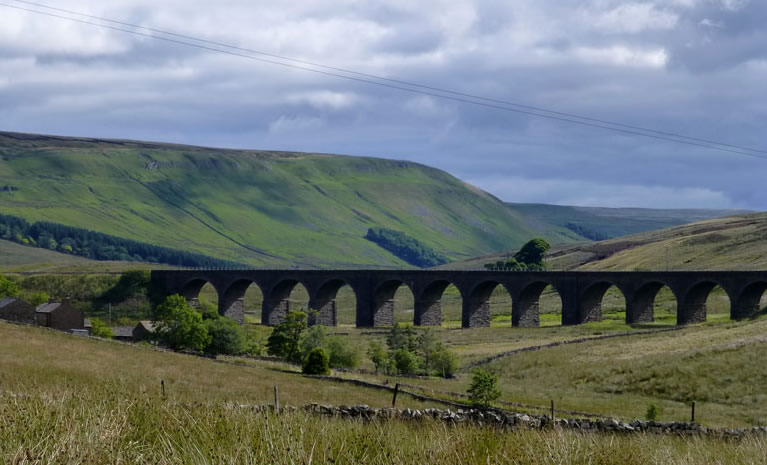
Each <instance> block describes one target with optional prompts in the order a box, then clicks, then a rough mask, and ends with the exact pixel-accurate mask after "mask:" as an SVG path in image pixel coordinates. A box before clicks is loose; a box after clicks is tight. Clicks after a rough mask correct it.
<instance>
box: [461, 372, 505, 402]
mask: <svg viewBox="0 0 767 465" xmlns="http://www.w3.org/2000/svg"><path fill="white" fill-rule="evenodd" d="M467 392H468V394H469V400H470V401H471V403H472V404H474V405H476V406H478V407H484V408H487V407H489V406H490V403H491V402H492V401H494V400H496V399H498V398H499V397H501V391H500V390H499V389H498V377H497V376H495V375H494V374H492V373H490V372H487V371H485V370H483V369H481V368H477V369H476V370H474V375H473V376H472V378H471V386H469V389H468V391H467Z"/></svg>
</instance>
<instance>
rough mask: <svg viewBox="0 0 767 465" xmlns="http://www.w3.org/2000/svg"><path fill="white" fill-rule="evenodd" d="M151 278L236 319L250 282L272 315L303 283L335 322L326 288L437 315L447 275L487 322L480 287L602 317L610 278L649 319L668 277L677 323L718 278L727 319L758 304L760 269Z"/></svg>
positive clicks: (418, 318) (516, 310) (516, 305)
mask: <svg viewBox="0 0 767 465" xmlns="http://www.w3.org/2000/svg"><path fill="white" fill-rule="evenodd" d="M152 281H153V283H154V284H155V285H156V286H157V288H158V289H161V290H163V291H164V292H165V293H166V294H167V295H171V294H180V295H182V296H184V297H185V298H186V299H187V300H189V301H190V302H192V303H194V302H196V301H197V298H198V295H199V292H200V289H201V288H202V287H203V286H204V285H205V284H206V283H210V284H212V285H213V287H215V289H216V291H217V292H218V309H219V312H220V313H221V314H222V315H225V316H228V317H230V318H232V319H234V320H236V321H239V322H243V320H244V296H245V291H246V290H247V289H248V287H249V286H251V285H252V284H255V285H257V286H258V287H259V288H260V289H261V292H262V294H263V296H264V300H263V303H262V306H261V308H262V310H261V322H262V323H263V324H266V325H275V324H277V323H279V322H280V321H282V319H283V318H284V317H285V315H286V314H287V313H288V312H289V311H290V310H291V308H290V300H289V296H290V293H291V291H292V290H293V288H294V287H295V286H296V285H297V284H299V283H300V284H302V285H303V286H304V287H305V288H306V290H307V291H308V292H309V296H310V300H309V308H310V309H311V310H314V311H316V313H314V312H313V313H314V315H313V316H311V317H310V322H309V323H310V324H322V325H326V326H335V325H336V324H337V316H336V313H337V312H336V293H337V292H338V290H339V289H340V288H341V287H342V286H344V285H349V286H350V287H351V288H352V290H353V291H354V294H355V296H356V300H357V311H356V324H357V326H358V327H375V326H390V325H392V324H393V323H394V293H395V292H396V291H397V289H398V288H399V287H400V286H401V285H405V286H407V287H408V288H410V291H411V292H412V293H413V296H414V299H415V300H414V302H415V308H414V317H413V324H415V325H416V326H437V325H440V324H441V323H442V307H441V299H442V293H443V291H444V290H445V288H447V287H448V286H449V285H450V284H453V285H455V286H456V287H457V288H458V290H459V291H460V293H461V298H462V300H463V308H462V326H463V327H464V328H474V327H482V326H489V325H490V294H491V293H492V291H493V289H495V288H496V286H499V285H500V286H503V287H504V288H505V289H506V290H507V291H508V293H509V295H510V296H511V299H512V311H511V314H512V315H511V316H512V325H513V326H519V327H534V326H538V324H539V321H540V316H539V309H538V301H539V297H540V295H541V293H542V292H543V290H544V289H545V288H546V287H547V286H549V285H551V286H553V287H554V288H555V289H556V290H557V292H558V293H559V295H560V298H561V299H562V324H563V325H576V324H581V323H587V322H591V321H599V320H601V319H602V297H603V296H604V294H605V292H606V291H607V290H608V289H609V288H610V287H611V286H615V287H617V288H618V289H619V290H620V291H621V293H622V294H623V296H624V297H625V299H626V322H627V323H642V322H651V321H653V302H654V301H655V296H656V294H657V293H658V291H659V290H660V289H661V288H662V287H663V286H668V287H669V288H670V289H671V291H672V292H673V293H674V296H675V297H676V301H677V324H680V325H684V324H689V323H698V322H702V321H705V320H706V299H707V298H708V295H709V293H710V292H711V290H712V289H713V288H714V287H716V286H721V287H722V288H723V289H724V291H725V292H726V293H727V295H728V296H729V299H730V316H731V318H732V319H741V318H747V317H750V316H752V315H755V314H757V313H758V312H759V303H760V300H761V297H762V294H763V293H764V291H765V290H766V289H767V272H765V271H668V272H651V271H636V272H586V271H564V272H563V271H550V272H549V271H542V272H529V271H526V272H510V271H484V270H483V271H431V270H156V271H152Z"/></svg>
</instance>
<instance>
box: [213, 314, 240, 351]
mask: <svg viewBox="0 0 767 465" xmlns="http://www.w3.org/2000/svg"><path fill="white" fill-rule="evenodd" d="M204 324H205V329H207V330H208V334H209V335H210V344H208V347H206V348H205V351H206V352H208V353H211V354H214V355H219V354H222V355H239V354H242V353H245V352H246V351H247V348H248V346H247V339H246V337H245V330H243V329H242V326H240V325H239V323H237V322H236V321H234V320H230V319H229V318H224V317H219V318H213V319H207V320H205V322H204Z"/></svg>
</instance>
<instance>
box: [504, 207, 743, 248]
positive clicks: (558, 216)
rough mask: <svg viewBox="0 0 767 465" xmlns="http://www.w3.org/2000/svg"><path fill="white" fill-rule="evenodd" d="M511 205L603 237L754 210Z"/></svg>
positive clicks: (538, 219)
mask: <svg viewBox="0 0 767 465" xmlns="http://www.w3.org/2000/svg"><path fill="white" fill-rule="evenodd" d="M508 205H509V207H511V208H512V209H514V210H515V211H518V212H519V213H521V214H523V215H525V216H526V217H528V218H530V219H531V220H532V221H536V222H539V223H540V224H541V226H543V225H546V224H549V225H553V226H559V227H561V228H566V229H568V230H570V231H572V232H573V233H575V234H577V235H579V236H582V237H583V238H584V239H589V240H593V241H600V240H605V239H612V238H615V237H621V236H627V235H629V234H637V233H641V232H646V231H654V230H658V229H664V228H670V227H673V226H679V225H682V224H688V223H694V222H697V221H703V220H708V219H711V218H720V217H723V216H731V215H738V214H747V213H751V212H749V211H745V210H716V209H654V208H600V207H572V206H565V205H546V204H540V203H509V204H508Z"/></svg>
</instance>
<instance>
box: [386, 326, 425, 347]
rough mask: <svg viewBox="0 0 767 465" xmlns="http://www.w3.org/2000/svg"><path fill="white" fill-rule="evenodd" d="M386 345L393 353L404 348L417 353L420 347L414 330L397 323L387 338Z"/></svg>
mask: <svg viewBox="0 0 767 465" xmlns="http://www.w3.org/2000/svg"><path fill="white" fill-rule="evenodd" d="M386 345H387V346H389V350H390V351H392V352H395V351H396V350H397V349H401V348H403V347H404V348H406V349H407V350H410V351H415V350H416V349H417V347H418V342H417V340H416V335H415V333H414V332H413V328H411V327H409V326H402V325H401V324H399V323H395V324H394V326H392V328H391V331H389V334H388V335H387V336H386Z"/></svg>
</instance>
